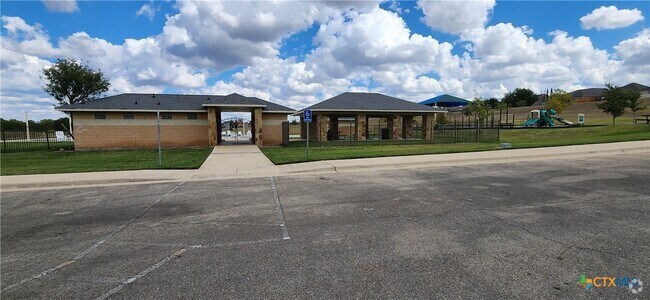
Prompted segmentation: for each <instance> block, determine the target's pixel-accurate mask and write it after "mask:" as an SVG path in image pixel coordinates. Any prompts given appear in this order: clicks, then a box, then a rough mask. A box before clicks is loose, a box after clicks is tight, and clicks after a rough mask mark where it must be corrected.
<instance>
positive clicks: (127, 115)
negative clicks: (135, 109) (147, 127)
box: [124, 113, 135, 120]
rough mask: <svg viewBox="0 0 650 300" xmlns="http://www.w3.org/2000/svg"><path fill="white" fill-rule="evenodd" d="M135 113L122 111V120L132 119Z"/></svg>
mask: <svg viewBox="0 0 650 300" xmlns="http://www.w3.org/2000/svg"><path fill="white" fill-rule="evenodd" d="M133 119H135V115H134V114H133V113H124V120H133Z"/></svg>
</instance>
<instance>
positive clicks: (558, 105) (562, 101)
mask: <svg viewBox="0 0 650 300" xmlns="http://www.w3.org/2000/svg"><path fill="white" fill-rule="evenodd" d="M571 104H573V96H571V94H569V93H567V92H565V91H563V90H560V89H556V90H555V91H554V92H553V94H551V97H550V98H549V99H548V101H546V104H545V108H546V109H553V110H555V111H556V112H557V113H558V114H561V113H562V112H563V111H564V110H565V109H566V108H567V107H569V106H571Z"/></svg>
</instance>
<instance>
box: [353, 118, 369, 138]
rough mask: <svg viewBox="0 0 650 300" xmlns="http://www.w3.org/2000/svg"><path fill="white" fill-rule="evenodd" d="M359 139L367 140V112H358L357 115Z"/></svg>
mask: <svg viewBox="0 0 650 300" xmlns="http://www.w3.org/2000/svg"><path fill="white" fill-rule="evenodd" d="M356 119H357V120H356V121H357V122H356V123H357V124H356V128H357V140H359V141H365V140H366V131H367V129H368V118H367V116H366V114H358V115H357V118H356Z"/></svg>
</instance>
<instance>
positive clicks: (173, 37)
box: [0, 1, 650, 117]
mask: <svg viewBox="0 0 650 300" xmlns="http://www.w3.org/2000/svg"><path fill="white" fill-rule="evenodd" d="M481 3H483V5H484V6H481V7H482V8H481V7H480V9H478V10H475V11H474V12H476V11H482V13H480V14H479V15H480V16H484V18H482V17H481V18H479V19H480V20H479V21H476V20H475V19H473V20H472V22H473V23H471V22H470V23H462V22H461V23H456V24H452V23H451V22H442V23H436V24H445V25H444V26H445V27H444V29H441V30H445V31H447V32H454V33H457V34H458V40H457V41H454V42H456V44H457V45H456V46H454V45H452V44H451V43H448V42H443V41H438V40H436V39H435V38H433V37H431V36H428V35H423V34H418V33H413V32H411V30H410V29H409V28H408V26H407V24H406V22H405V21H404V20H403V19H402V18H401V17H400V15H399V14H398V13H397V12H393V11H388V10H384V9H382V8H380V7H379V5H378V3H377V2H370V3H369V2H338V1H337V2H327V3H320V2H306V3H303V2H260V3H250V2H244V3H239V2H237V3H235V2H225V3H221V2H184V1H183V2H178V3H176V4H175V7H176V9H178V12H177V13H176V14H171V15H169V16H168V17H167V21H166V23H165V24H164V26H163V28H162V29H161V32H160V33H159V34H157V35H153V36H149V37H145V38H140V39H130V38H127V39H125V40H124V42H122V43H114V42H109V41H107V40H105V39H102V38H99V37H93V36H91V35H89V34H88V33H86V32H76V33H74V34H71V35H69V36H64V37H59V38H57V39H56V40H54V39H51V38H50V37H49V36H48V34H47V32H46V31H45V30H44V29H43V28H42V27H41V25H39V24H37V23H33V24H29V23H27V22H25V21H24V20H23V19H21V18H19V17H11V16H3V17H2V26H3V29H4V30H3V36H2V39H1V40H0V46H1V51H2V55H0V71H2V72H0V73H1V74H0V76H2V78H1V80H2V81H1V82H2V86H1V88H0V96H2V99H3V100H2V104H1V105H2V110H3V112H2V113H3V117H5V116H9V115H15V114H17V113H22V111H23V110H32V109H33V110H34V111H39V113H35V115H36V114H39V115H42V116H45V115H47V114H48V113H49V114H50V116H52V114H55V112H54V111H53V110H52V109H51V106H52V105H53V104H54V101H53V100H52V99H51V97H49V96H47V95H46V94H45V93H44V92H42V91H41V89H40V86H41V85H42V82H41V81H40V78H39V75H40V72H41V70H42V69H43V68H47V67H49V66H50V65H51V61H52V60H53V59H55V58H64V57H65V58H73V59H77V60H79V61H82V62H84V63H88V64H89V65H90V67H92V68H95V69H101V71H102V72H103V73H104V74H105V76H106V77H108V78H109V80H110V81H111V83H112V89H111V91H110V93H124V92H144V93H149V92H155V93H161V92H165V91H174V92H180V93H201V94H228V93H232V92H237V93H240V94H243V95H250V96H256V97H259V98H262V99H267V100H271V101H275V102H278V103H280V104H283V105H286V106H289V107H293V108H303V107H306V106H308V105H310V104H313V103H315V102H317V101H320V100H323V99H325V98H328V97H331V96H334V95H336V94H339V93H341V92H345V91H374V92H382V93H386V94H389V95H393V96H397V97H401V98H404V99H409V100H413V101H417V100H423V99H427V98H430V97H432V96H435V95H438V94H442V93H449V94H454V95H457V96H460V97H466V98H473V97H474V96H476V95H477V94H478V95H480V96H483V97H491V96H495V97H501V96H503V94H504V93H505V92H507V91H509V90H512V89H514V88H517V87H528V88H531V89H532V90H533V91H536V92H538V91H542V90H545V89H547V88H563V89H566V90H573V89H577V88H582V87H591V86H602V85H604V84H605V83H607V82H612V83H614V84H619V85H622V84H627V83H629V82H631V81H636V82H640V83H643V84H647V83H650V78H648V77H649V74H650V53H649V51H650V50H649V49H650V29H646V30H643V31H642V32H640V33H639V34H638V35H637V36H635V37H633V38H630V39H627V40H624V41H621V42H620V43H619V44H618V45H617V46H615V47H614V49H615V50H616V51H615V52H613V53H610V52H608V51H606V50H602V49H598V48H596V47H595V46H594V45H593V43H592V41H591V39H590V38H589V37H587V36H571V35H569V34H568V33H567V32H564V31H559V30H558V31H555V32H552V33H551V37H552V40H550V41H545V40H543V39H539V38H535V37H534V36H533V34H532V33H533V30H532V28H529V27H526V26H515V25H513V24H509V23H499V24H495V25H492V26H488V27H485V24H486V21H487V19H488V17H489V13H490V11H491V9H492V7H494V2H493V1H492V2H490V1H488V2H481ZM430 4H431V3H420V7H422V8H423V10H424V6H425V5H430ZM434 5H437V4H435V3H434ZM443 5H450V4H448V3H443ZM463 5H465V4H463ZM473 5H477V4H473ZM474 8H475V9H476V6H474ZM464 9H465V10H467V11H465V10H464ZM469 10H470V9H469V8H456V9H455V10H454V11H456V12H458V11H461V12H463V14H462V16H463V17H462V18H464V19H467V15H468V14H471V13H470V12H468V11H469ZM434 11H435V10H434ZM446 12H447V13H450V12H449V11H446ZM427 14H428V16H433V15H434V13H431V10H429V11H428V13H427ZM144 15H145V16H146V14H144ZM445 18H448V19H449V18H450V17H449V16H440V17H439V18H438V19H437V21H440V20H443V19H445ZM452 19H453V18H452ZM463 22H464V21H463ZM452 25H453V26H452ZM312 26H317V30H316V34H315V35H314V36H313V39H312V42H313V45H312V46H313V49H311V50H310V51H308V52H307V53H305V54H304V56H299V57H291V56H289V57H287V56H286V55H281V53H280V47H282V46H283V43H285V42H286V41H287V40H290V39H292V38H295V36H296V34H301V33H302V32H303V31H304V30H306V29H308V28H311V27H312ZM430 26H433V25H430ZM436 26H437V25H436ZM440 26H442V25H440ZM435 28H438V27H435ZM440 28H443V27H440ZM504 41H507V42H504ZM455 47H458V48H455ZM452 50H454V51H453V52H452ZM459 50H460V52H459ZM462 51H464V52H463V53H461V52H462ZM454 53H457V54H454ZM234 67H236V68H237V70H240V71H238V72H235V73H234V74H233V75H231V76H229V78H227V79H224V80H219V81H216V82H215V83H213V84H210V85H208V84H207V82H211V81H212V80H210V79H211V78H214V77H215V76H217V75H219V74H221V73H222V72H223V71H225V70H228V71H229V72H231V70H232V68H234Z"/></svg>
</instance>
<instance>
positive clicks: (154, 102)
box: [56, 93, 295, 113]
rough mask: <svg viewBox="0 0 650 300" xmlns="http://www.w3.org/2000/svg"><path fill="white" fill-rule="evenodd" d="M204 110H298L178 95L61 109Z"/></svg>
mask: <svg viewBox="0 0 650 300" xmlns="http://www.w3.org/2000/svg"><path fill="white" fill-rule="evenodd" d="M204 106H241V107H261V108H262V112H265V111H269V112H271V111H272V112H286V113H293V112H295V110H294V109H291V108H288V107H286V106H282V105H279V104H276V103H273V102H269V101H265V100H262V99H259V98H256V97H245V96H242V95H239V94H230V95H226V96H220V95H175V94H131V93H129V94H119V95H114V96H108V97H105V98H99V99H93V100H89V101H86V102H85V103H76V104H72V105H63V106H60V107H57V108H56V109H57V110H61V111H75V110H83V111H93V110H96V111H103V110H104V111H105V110H114V111H205V110H206V108H205V107H204Z"/></svg>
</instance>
